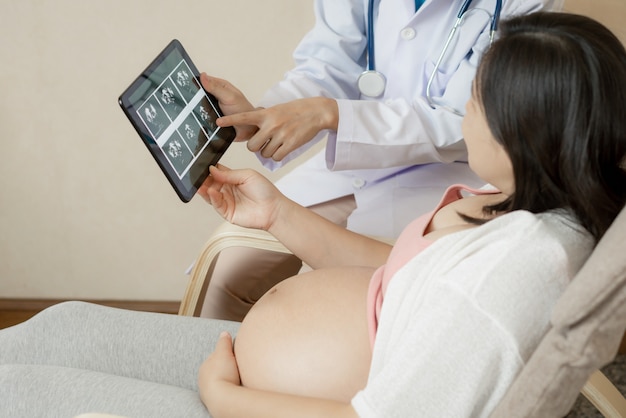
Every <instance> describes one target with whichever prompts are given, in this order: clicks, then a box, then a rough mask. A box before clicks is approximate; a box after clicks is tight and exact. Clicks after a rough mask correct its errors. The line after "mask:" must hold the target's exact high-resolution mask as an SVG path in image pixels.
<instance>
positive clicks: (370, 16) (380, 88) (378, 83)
mask: <svg viewBox="0 0 626 418" xmlns="http://www.w3.org/2000/svg"><path fill="white" fill-rule="evenodd" d="M374 2H375V0H369V4H368V8H367V70H366V71H364V72H363V73H362V74H361V75H360V76H359V78H358V81H357V85H358V87H359V91H360V92H361V94H363V95H364V96H368V97H379V96H381V95H382V94H383V92H384V91H385V86H386V84H387V79H386V78H385V75H384V74H383V73H381V72H379V71H377V70H376V62H375V58H374V57H375V55H374V52H375V51H374ZM471 4H472V0H464V1H463V4H462V5H461V8H460V9H459V12H458V13H457V15H456V22H455V23H454V26H453V27H452V29H451V30H450V34H449V35H448V38H447V40H446V43H445V44H444V46H443V49H442V50H441V53H440V54H439V58H438V59H437V62H436V63H435V68H433V71H432V73H431V75H430V77H429V78H428V83H427V84H426V100H427V101H428V104H429V105H430V106H431V107H433V108H434V107H435V106H437V105H438V106H441V107H443V108H445V109H446V110H449V111H451V112H452V113H455V114H457V115H460V116H462V115H463V113H462V112H460V111H458V110H456V109H454V108H452V107H450V106H446V105H442V104H440V103H436V102H435V100H434V99H433V97H432V95H431V92H430V90H431V87H432V84H433V80H434V79H435V76H436V74H437V71H438V70H439V67H440V66H441V63H442V62H443V59H444V58H445V56H446V53H447V52H448V49H449V48H450V44H451V43H452V40H453V39H454V35H455V34H456V31H457V29H458V28H459V26H461V23H463V19H464V17H465V14H466V13H467V12H468V10H469V8H470V5H471ZM501 10H502V0H496V6H495V8H494V11H493V16H492V17H491V27H490V40H491V42H493V38H494V36H495V33H496V31H497V30H498V21H499V20H500V12H501Z"/></svg>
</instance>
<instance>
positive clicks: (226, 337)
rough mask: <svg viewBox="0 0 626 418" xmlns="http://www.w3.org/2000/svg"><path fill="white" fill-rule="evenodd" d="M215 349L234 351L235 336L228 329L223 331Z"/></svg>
mask: <svg viewBox="0 0 626 418" xmlns="http://www.w3.org/2000/svg"><path fill="white" fill-rule="evenodd" d="M215 351H223V352H229V353H232V352H233V337H232V336H231V335H230V334H229V333H228V332H226V331H223V332H222V333H221V334H220V336H219V338H218V339H217V343H215Z"/></svg>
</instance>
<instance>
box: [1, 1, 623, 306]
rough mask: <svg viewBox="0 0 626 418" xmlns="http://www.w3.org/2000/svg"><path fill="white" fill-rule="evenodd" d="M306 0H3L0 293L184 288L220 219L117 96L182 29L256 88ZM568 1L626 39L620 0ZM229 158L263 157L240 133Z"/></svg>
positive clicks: (223, 68)
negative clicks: (167, 174)
mask: <svg viewBox="0 0 626 418" xmlns="http://www.w3.org/2000/svg"><path fill="white" fill-rule="evenodd" d="M311 3H312V1H311V0H264V1H261V2H253V1H250V0H228V1H217V0H196V1H193V0H181V1H178V2H164V1H162V2H161V1H147V0H134V1H122V0H108V1H103V2H95V1H89V0H87V1H79V0H73V1H72V0H57V1H54V2H52V1H40V0H19V1H13V0H0V39H2V42H1V43H0V57H2V66H0V86H1V88H2V95H1V96H0V144H1V145H2V146H1V149H2V151H3V153H2V157H3V158H2V162H1V163H0V193H1V196H0V298H2V297H17V298H19V297H23V298H103V299H146V300H177V299H179V298H180V296H181V295H182V292H183V290H184V287H185V285H186V276H185V275H184V270H185V269H186V268H187V266H188V265H189V264H190V263H191V262H192V260H193V258H194V257H195V255H196V254H197V252H198V250H199V248H200V247H201V245H202V244H203V243H204V241H205V239H206V237H207V236H208V235H209V233H210V232H211V230H212V229H213V228H214V227H215V226H216V225H217V224H218V223H219V222H220V220H219V218H218V217H217V216H216V215H215V214H214V213H213V212H212V210H211V209H210V208H208V207H207V206H206V205H205V204H204V203H203V202H201V201H199V200H194V201H192V202H191V203H189V204H183V203H181V202H180V201H179V200H178V198H177V197H176V195H175V193H174V192H173V190H171V189H170V186H169V184H168V183H167V181H166V180H165V178H164V177H163V175H162V174H161V173H160V171H159V169H158V167H157V166H156V164H155V163H154V161H153V160H152V159H151V157H150V155H149V154H148V152H147V150H146V149H145V148H144V146H143V144H142V143H141V142H140V140H139V138H138V137H137V135H136V134H135V132H134V131H133V129H132V128H131V126H130V125H129V124H128V122H127V120H126V119H125V117H124V115H123V114H122V112H121V110H120V109H119V107H118V105H117V97H118V95H119V94H120V93H121V91H122V90H123V89H124V88H125V87H126V86H127V85H128V83H129V82H130V81H131V80H132V78H133V77H134V76H136V75H137V73H138V71H140V70H141V69H143V68H144V67H145V65H146V64H147V63H148V62H149V60H151V59H152V57H153V56H154V55H155V54H156V53H157V52H158V51H159V50H160V49H161V48H163V46H165V44H166V43H167V42H168V41H169V40H170V39H172V38H178V39H180V40H181V41H182V43H183V44H184V45H185V47H186V48H187V50H188V52H189V53H190V55H191V56H192V58H193V59H194V61H195V62H196V64H197V66H198V67H199V68H200V69H201V70H204V71H207V72H210V73H213V74H215V75H218V76H222V77H225V78H229V79H230V80H231V81H232V82H233V83H235V84H236V85H238V86H239V87H240V88H241V89H242V90H243V91H245V92H246V93H247V94H248V96H249V97H250V98H251V99H252V100H255V99H258V97H259V96H260V95H261V94H262V92H263V91H264V90H265V89H266V88H267V87H269V86H270V85H271V84H272V83H273V82H275V81H276V80H278V79H279V78H280V77H281V75H282V73H283V72H284V71H285V70H286V69H288V68H289V67H290V66H291V59H290V53H291V51H292V50H293V48H294V47H295V45H296V43H297V41H298V40H299V39H300V38H301V36H302V34H303V33H304V32H305V31H306V30H307V29H308V28H310V26H311V25H312V23H313V16H312V7H311ZM174 4H175V5H176V6H173V5H174ZM565 6H566V9H567V10H570V11H575V12H580V13H585V14H590V15H592V16H594V17H596V18H599V19H600V20H602V21H603V22H605V23H606V24H607V25H609V26H610V27H612V28H613V29H614V30H617V31H618V32H619V33H620V35H621V36H622V39H626V36H624V35H625V33H624V31H625V29H624V27H623V22H624V21H625V17H626V2H624V0H603V1H598V0H566V3H565ZM224 162H225V163H226V164H228V165H230V166H233V167H244V166H251V167H255V168H258V167H259V166H258V163H257V162H256V160H255V159H254V158H253V157H252V156H251V155H250V154H249V153H247V152H246V151H245V150H244V149H243V148H242V147H241V146H237V147H235V148H232V149H231V150H230V151H229V153H228V154H227V156H226V157H225V159H224ZM273 178H276V176H275V175H274V176H273Z"/></svg>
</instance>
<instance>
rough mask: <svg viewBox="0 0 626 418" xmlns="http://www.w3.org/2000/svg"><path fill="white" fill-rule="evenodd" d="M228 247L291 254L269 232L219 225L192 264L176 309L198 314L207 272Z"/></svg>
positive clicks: (180, 311) (206, 283) (181, 311)
mask: <svg viewBox="0 0 626 418" xmlns="http://www.w3.org/2000/svg"><path fill="white" fill-rule="evenodd" d="M229 247H249V248H258V249H264V250H267V251H274V252H280V253H286V254H288V253H290V251H289V250H288V249H287V248H285V246H284V245H283V244H281V243H280V242H279V241H278V240H277V239H276V238H274V237H273V236H272V235H271V234H269V233H268V232H265V231H260V230H257V229H248V228H242V227H240V226H236V225H232V224H228V223H224V224H222V225H221V226H220V227H218V228H217V229H216V230H215V232H214V233H213V235H211V237H210V238H209V239H208V241H207V242H206V244H205V245H204V247H203V248H202V251H201V252H200V255H199V256H198V258H197V260H196V262H195V264H194V266H193V269H192V271H191V277H190V280H189V284H188V285H187V289H186V290H185V294H184V296H183V299H182V301H181V304H180V308H179V310H178V314H179V315H183V316H194V315H198V314H199V310H200V309H201V306H198V305H199V304H198V301H199V299H200V297H201V296H202V293H203V289H206V286H208V282H207V281H208V280H210V277H208V276H209V274H208V273H209V271H210V270H211V268H212V267H213V265H214V263H215V260H216V258H217V256H218V255H219V253H220V252H221V251H222V250H224V249H226V248H229Z"/></svg>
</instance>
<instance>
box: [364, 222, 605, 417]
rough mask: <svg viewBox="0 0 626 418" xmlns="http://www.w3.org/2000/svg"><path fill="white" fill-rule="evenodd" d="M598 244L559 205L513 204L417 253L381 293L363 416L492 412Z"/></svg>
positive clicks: (462, 415) (478, 413)
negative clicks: (537, 210)
mask: <svg viewBox="0 0 626 418" xmlns="http://www.w3.org/2000/svg"><path fill="white" fill-rule="evenodd" d="M592 247H593V242H592V239H591V238H590V236H589V234H587V233H586V232H584V231H583V230H582V228H581V227H579V226H577V225H575V224H573V223H572V222H571V221H568V218H567V217H566V216H565V215H563V214H562V213H561V214H556V213H544V214H539V215H534V214H531V213H529V212H525V211H517V212H513V213H510V214H507V215H504V216H501V217H499V218H497V219H495V220H493V221H491V222H488V223H487V224H485V225H483V226H480V227H477V228H473V229H470V230H467V231H463V232H458V233H455V234H451V235H449V236H446V237H443V238H442V239H440V240H438V241H437V242H435V243H434V244H433V245H431V246H430V247H429V248H427V249H426V250H425V251H424V252H422V253H421V254H419V255H417V256H416V257H415V258H414V259H412V260H411V261H410V262H409V263H408V264H407V265H406V266H404V267H403V268H402V269H401V270H400V271H399V272H398V273H397V275H396V276H395V277H394V278H393V280H392V281H391V283H390V285H389V288H388V291H387V294H386V295H385V301H384V304H383V308H382V312H381V317H380V323H379V327H378V333H377V336H376V342H375V345H374V353H373V359H372V366H371V370H370V376H369V381H368V384H367V386H366V388H365V389H364V390H362V391H361V392H359V393H358V394H357V395H356V396H355V397H354V399H353V400H352V405H353V406H354V408H355V409H356V411H357V412H358V414H359V416H361V417H416V416H417V417H422V416H423V417H437V416H445V417H483V416H488V415H489V413H490V411H492V410H493V408H494V407H495V406H496V405H497V403H498V401H499V400H500V398H501V397H502V396H503V395H504V393H505V391H506V389H507V388H508V387H509V385H510V384H511V383H512V381H513V379H514V378H515V376H516V375H517V374H518V373H519V372H520V370H521V368H522V367H523V365H524V363H525V362H526V361H527V360H528V358H529V357H530V355H531V354H532V352H533V350H534V349H535V347H536V346H537V345H538V343H539V341H540V339H541V338H542V336H543V335H544V334H545V332H546V330H547V329H548V324H549V318H550V314H551V311H552V308H553V306H554V304H555V303H556V301H557V299H558V298H559V296H560V295H561V294H562V293H563V291H564V289H565V287H566V286H567V285H568V283H569V282H570V280H571V278H572V277H573V276H574V275H575V273H576V272H577V271H578V270H579V268H580V267H581V266H582V264H583V263H584V261H585V260H586V259H587V257H588V256H589V254H590V253H591V251H592Z"/></svg>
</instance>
